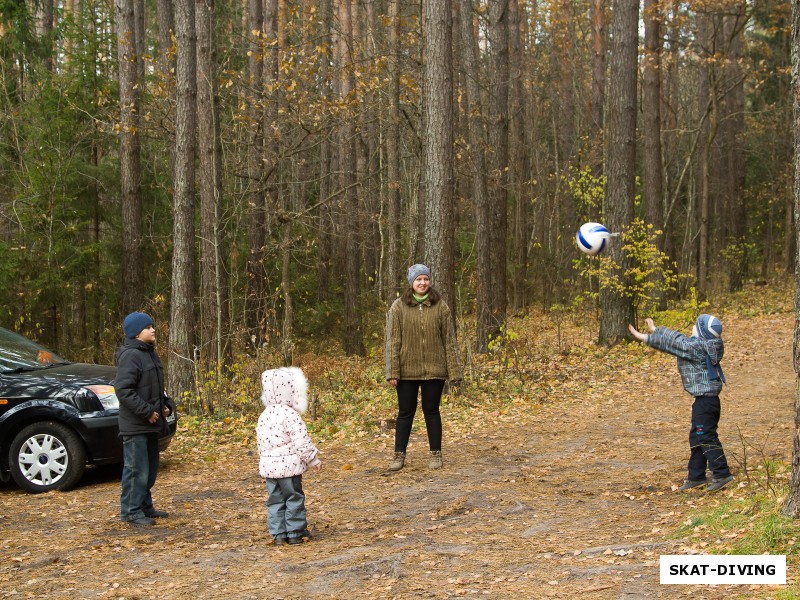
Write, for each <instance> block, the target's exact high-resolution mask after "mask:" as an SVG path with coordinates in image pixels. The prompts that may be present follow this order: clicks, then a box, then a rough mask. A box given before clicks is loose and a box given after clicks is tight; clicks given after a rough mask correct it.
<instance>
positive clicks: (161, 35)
mask: <svg viewBox="0 0 800 600" xmlns="http://www.w3.org/2000/svg"><path fill="white" fill-rule="evenodd" d="M156 20H157V21H158V65H159V69H160V70H161V73H162V76H163V77H168V75H169V73H170V71H171V70H172V69H173V67H174V66H175V60H174V57H173V54H172V34H173V33H174V31H175V17H174V14H173V11H172V2H171V0H156Z"/></svg>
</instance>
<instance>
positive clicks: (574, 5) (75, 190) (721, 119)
mask: <svg viewBox="0 0 800 600" xmlns="http://www.w3.org/2000/svg"><path fill="white" fill-rule="evenodd" d="M0 84H1V85H2V87H1V88H0V299H2V300H1V301H0V325H2V326H5V327H8V328H11V329H15V330H17V331H20V332H21V333H24V334H26V335H29V336H31V337H33V338H34V339H36V340H38V341H40V342H42V343H44V344H46V345H48V346H51V347H53V348H55V349H56V350H58V351H60V352H62V353H63V354H65V355H66V356H69V357H71V358H83V359H87V360H94V361H105V362H108V361H110V360H111V359H112V356H113V350H114V348H115V347H116V345H117V344H118V343H119V342H120V341H121V340H120V335H121V334H120V321H121V318H122V317H123V316H124V314H126V313H127V312H129V311H131V310H143V311H146V312H148V313H150V314H152V315H153V316H154V317H155V320H156V324H157V329H158V331H159V343H160V348H161V353H162V356H163V357H164V358H165V359H166V361H165V362H167V363H168V370H169V377H170V389H172V390H176V391H177V390H181V391H183V392H192V391H193V390H197V389H198V388H199V387H203V386H206V387H208V386H209V385H211V383H213V381H214V380H215V379H217V378H222V376H223V375H224V373H225V372H226V370H227V369H229V368H234V367H235V365H236V364H237V361H238V358H237V357H240V356H242V355H243V353H245V354H250V355H254V354H257V353H261V352H267V353H269V354H270V355H272V356H273V357H274V359H275V360H278V359H279V360H280V361H283V362H285V363H291V362H292V361H293V357H294V355H295V353H297V352H304V351H308V350H314V351H316V352H321V351H324V350H325V349H326V348H331V350H332V351H333V352H344V353H346V354H348V355H365V354H368V353H370V354H371V353H372V352H373V351H374V350H375V349H379V348H380V345H381V342H382V337H383V335H382V334H383V318H384V314H385V309H386V307H387V305H388V303H389V302H390V301H391V300H392V299H393V298H394V297H396V294H397V293H398V291H400V290H402V289H403V288H404V287H405V285H406V283H405V270H406V268H407V267H408V265H410V264H412V263H415V262H425V263H426V264H429V265H430V266H431V268H432V271H433V275H434V285H436V286H437V287H438V288H439V289H440V290H441V291H442V292H443V295H444V297H445V298H446V299H447V301H448V302H449V303H450V304H451V305H452V306H454V307H455V308H456V310H455V313H456V315H457V320H458V321H459V324H460V327H459V332H460V336H461V342H462V344H463V345H464V346H468V347H469V348H470V349H471V350H475V351H477V352H479V353H480V352H487V351H489V350H490V349H491V347H492V344H493V343H494V341H495V340H498V339H501V338H502V337H503V336H504V335H507V330H506V327H505V324H506V321H507V319H508V317H509V315H513V314H520V313H525V312H527V311H530V310H537V311H539V310H542V311H545V312H551V313H552V312H556V313H559V314H560V313H564V312H566V311H570V310H577V307H580V309H581V310H587V309H588V310H591V311H595V312H596V313H597V314H599V316H600V320H599V322H600V332H599V339H600V341H602V342H605V343H613V342H614V341H615V340H616V339H619V338H621V337H624V336H625V329H624V327H625V326H626V325H627V323H628V322H630V321H631V320H632V319H635V318H636V316H637V315H642V314H646V313H647V312H648V311H651V310H652V309H653V308H654V307H656V306H661V307H663V306H664V305H665V302H666V301H667V300H668V299H670V298H674V297H679V298H685V297H687V296H690V295H691V296H690V297H692V298H694V297H695V296H693V295H692V294H695V293H696V294H697V297H699V298H700V300H701V301H702V299H704V298H706V297H708V295H709V294H710V293H713V292H722V291H729V290H730V291H736V290H739V289H740V288H741V287H742V286H743V284H744V283H745V282H746V281H747V280H748V279H770V278H773V277H775V276H778V277H781V276H783V277H785V278H788V274H789V273H791V272H793V270H794V255H795V248H794V238H795V236H794V229H793V227H794V226H793V222H792V220H793V219H792V210H793V203H794V198H793V192H792V181H793V162H792V156H793V154H792V152H793V150H792V143H793V139H792V137H793V134H792V95H791V5H790V3H789V2H788V1H783V0H765V1H756V2H750V3H745V2H743V1H718V0H702V1H697V2H683V1H679V0H664V1H662V2H658V1H655V0H645V2H644V5H643V6H640V5H639V2H638V0H615V1H613V2H610V3H607V2H604V1H603V0H451V1H450V2H445V1H444V0H442V1H439V2H437V1H424V0H416V1H409V0H228V1H224V2H220V1H216V2H215V0H198V1H196V2H195V1H190V0H172V1H171V0H116V2H112V1H111V0H25V1H24V2H21V1H19V0H0ZM585 221H600V222H603V223H605V224H606V225H607V226H608V228H609V230H611V231H615V232H617V231H619V232H621V233H622V236H621V238H620V240H619V241H616V242H613V243H612V244H611V248H610V250H609V251H608V252H607V253H606V254H605V255H604V256H603V257H602V258H586V257H584V256H583V255H581V254H580V252H578V250H577V248H576V246H575V243H574V241H573V240H574V234H575V231H576V230H577V228H578V226H579V225H580V224H581V223H583V222H585ZM465 324H466V325H465ZM263 366H265V365H263V364H262V367H263ZM204 408H205V410H206V411H213V405H212V404H211V403H210V402H209V403H208V404H206V405H205V406H204Z"/></svg>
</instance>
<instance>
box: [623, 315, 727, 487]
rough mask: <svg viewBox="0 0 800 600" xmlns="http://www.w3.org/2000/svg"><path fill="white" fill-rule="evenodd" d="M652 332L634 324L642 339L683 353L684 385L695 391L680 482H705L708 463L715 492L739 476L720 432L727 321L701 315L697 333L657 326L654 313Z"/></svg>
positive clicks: (648, 322) (680, 367)
mask: <svg viewBox="0 0 800 600" xmlns="http://www.w3.org/2000/svg"><path fill="white" fill-rule="evenodd" d="M645 324H646V325H647V328H648V330H649V331H650V333H649V334H645V333H641V332H639V331H637V330H636V328H635V327H634V326H633V325H629V326H628V329H630V332H631V335H633V337H635V338H636V339H637V340H639V341H640V342H644V343H645V344H647V345H648V346H652V347H653V348H655V349H656V350H661V351H662V352H666V353H668V354H672V355H674V356H677V357H678V373H680V376H681V381H682V382H683V389H685V390H686V391H687V392H689V393H690V394H691V395H692V396H694V404H692V428H691V429H690V430H689V447H690V448H691V454H690V456H689V477H688V479H687V480H686V481H685V482H684V483H683V485H682V486H681V487H680V488H679V489H680V490H681V491H685V490H688V489H691V488H694V487H698V486H701V485H705V484H706V483H707V481H706V467H708V469H709V470H710V471H711V473H712V477H713V478H712V480H711V483H710V484H709V486H708V491H709V492H715V491H717V490H719V489H722V488H723V487H725V486H726V485H728V484H729V483H730V482H731V481H733V475H731V472H730V469H729V468H728V461H727V460H726V459H725V452H724V451H723V450H722V443H721V442H720V441H719V436H718V435H717V425H718V424H719V417H720V404H719V393H720V392H721V391H722V384H723V383H725V376H724V375H723V374H722V367H720V365H719V362H720V361H721V360H722V355H723V354H724V352H725V346H724V344H723V343H722V323H720V321H719V319H717V318H716V317H714V316H712V315H700V316H699V317H697V321H696V322H695V324H694V327H693V328H692V336H691V337H687V336H685V335H684V334H682V333H680V332H679V331H674V330H672V329H669V328H667V327H656V326H655V324H654V323H653V319H649V318H648V319H645Z"/></svg>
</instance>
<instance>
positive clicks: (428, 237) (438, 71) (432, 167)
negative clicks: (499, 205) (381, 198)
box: [423, 0, 455, 314]
mask: <svg viewBox="0 0 800 600" xmlns="http://www.w3.org/2000/svg"><path fill="white" fill-rule="evenodd" d="M424 11H425V13H424V19H423V35H424V38H425V51H426V52H425V58H426V62H425V82H424V89H423V104H424V113H425V114H424V134H423V139H424V144H425V171H424V173H425V177H424V182H425V186H424V190H425V193H424V198H423V202H424V205H425V209H424V210H425V222H424V227H425V229H424V256H425V264H427V265H428V267H429V268H430V270H431V273H432V275H433V278H432V279H433V285H434V286H435V287H436V289H437V290H439V292H441V294H442V298H443V299H444V300H445V302H447V304H448V305H449V306H450V307H451V309H453V307H454V301H455V290H454V274H455V264H454V262H455V221H454V218H453V215H454V199H453V181H454V172H453V135H454V133H453V58H452V36H453V14H452V11H451V8H450V2H449V1H443V0H424ZM453 314H455V310H453Z"/></svg>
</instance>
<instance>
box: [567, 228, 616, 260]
mask: <svg viewBox="0 0 800 600" xmlns="http://www.w3.org/2000/svg"><path fill="white" fill-rule="evenodd" d="M610 237H611V234H610V233H609V232H608V229H606V228H605V227H604V226H603V225H601V224H600V223H584V224H583V225H581V228H580V229H578V233H577V234H576V235H575V240H576V241H577V242H578V248H580V249H581V251H582V252H584V253H585V254H588V255H590V256H594V255H595V254H599V253H601V252H602V251H603V250H604V249H605V247H606V240H607V239H608V238H610Z"/></svg>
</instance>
